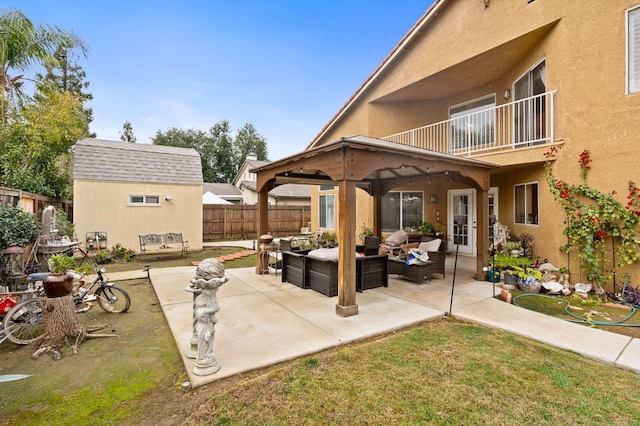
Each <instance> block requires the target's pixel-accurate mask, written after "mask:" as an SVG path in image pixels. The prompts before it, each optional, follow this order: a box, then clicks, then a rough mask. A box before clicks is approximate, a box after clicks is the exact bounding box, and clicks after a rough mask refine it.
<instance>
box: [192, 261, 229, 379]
mask: <svg viewBox="0 0 640 426" xmlns="http://www.w3.org/2000/svg"><path fill="white" fill-rule="evenodd" d="M228 280H229V278H228V277H226V276H224V266H223V265H222V262H220V261H219V260H217V259H205V260H203V261H202V262H200V264H199V265H198V268H197V269H196V276H195V277H193V278H192V279H191V281H190V283H191V285H190V286H189V287H187V288H186V289H185V290H186V291H189V292H191V293H194V296H195V298H194V303H193V335H192V336H191V341H190V343H191V349H189V351H187V353H186V356H187V357H188V358H196V359H197V360H196V366H195V367H194V368H193V372H194V374H197V375H198V376H206V375H208V374H213V373H216V372H217V371H218V370H220V368H221V365H220V364H218V361H217V359H216V356H215V354H214V352H213V338H214V336H215V326H216V323H217V322H218V320H217V319H216V313H217V312H218V311H219V310H220V305H219V304H218V300H217V299H216V294H217V292H218V288H220V286H221V285H222V284H224V283H226V282H227V281H228Z"/></svg>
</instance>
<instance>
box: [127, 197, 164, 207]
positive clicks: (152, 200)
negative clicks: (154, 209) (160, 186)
mask: <svg viewBox="0 0 640 426" xmlns="http://www.w3.org/2000/svg"><path fill="white" fill-rule="evenodd" d="M129 204H140V205H142V204H151V205H158V204H160V197H159V196H158V195H129Z"/></svg>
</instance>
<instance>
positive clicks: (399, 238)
mask: <svg viewBox="0 0 640 426" xmlns="http://www.w3.org/2000/svg"><path fill="white" fill-rule="evenodd" d="M384 242H385V243H386V244H389V243H390V242H391V243H396V244H404V243H406V242H407V233H406V232H404V231H403V230H402V229H400V230H398V231H396V232H394V233H393V234H391V235H389V236H388V237H387V238H386V239H385V240H384Z"/></svg>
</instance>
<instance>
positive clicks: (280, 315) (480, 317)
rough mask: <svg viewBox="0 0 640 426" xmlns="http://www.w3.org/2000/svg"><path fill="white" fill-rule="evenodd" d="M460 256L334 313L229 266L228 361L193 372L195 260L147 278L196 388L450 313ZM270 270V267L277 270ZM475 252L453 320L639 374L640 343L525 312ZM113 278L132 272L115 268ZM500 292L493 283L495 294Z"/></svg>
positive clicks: (224, 320)
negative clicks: (482, 272) (482, 269)
mask: <svg viewBox="0 0 640 426" xmlns="http://www.w3.org/2000/svg"><path fill="white" fill-rule="evenodd" d="M454 259H455V256H454V255H451V256H448V258H447V261H446V269H447V274H446V278H445V279H440V280H438V279H433V280H432V281H431V283H430V284H422V285H416V284H415V283H413V282H411V281H407V280H405V279H402V278H398V277H397V276H396V275H390V276H389V278H390V279H389V287H387V288H376V289H372V290H367V291H365V292H364V293H357V296H356V297H357V304H358V308H359V314H358V315H356V316H352V317H347V318H343V317H340V316H338V315H336V313H335V306H336V303H337V297H331V298H329V297H326V296H324V295H322V294H320V293H317V292H315V291H313V290H310V289H308V290H304V289H301V288H299V287H296V286H294V285H292V284H289V283H283V282H282V280H281V277H280V275H279V274H278V276H275V275H274V274H273V273H272V274H270V275H256V274H255V272H254V268H240V269H228V270H227V271H226V275H227V276H228V277H229V281H228V282H227V283H225V284H224V285H223V286H222V287H221V288H220V290H219V291H218V303H219V304H220V311H219V312H218V314H217V315H216V318H217V319H218V323H217V325H216V334H215V341H214V351H215V354H216V357H217V360H218V362H219V363H220V364H221V365H222V368H221V369H220V370H219V371H218V372H217V373H215V374H212V375H208V376H197V375H195V374H194V373H193V367H194V366H195V360H193V359H188V358H186V357H185V352H186V351H187V350H188V349H189V339H190V337H191V333H192V314H193V296H192V294H191V293H188V292H186V291H185V290H184V289H185V287H187V286H188V285H189V280H190V279H191V278H193V276H194V275H195V269H196V268H195V267H174V268H159V269H152V270H151V281H152V283H153V287H154V289H155V292H156V295H157V297H158V300H159V302H160V305H161V306H162V309H163V311H164V314H165V317H166V318H167V322H168V324H169V327H170V328H171V332H172V333H173V335H174V338H175V340H176V344H177V346H178V348H179V350H180V353H181V355H182V358H183V362H184V365H185V369H186V371H187V373H188V375H189V380H190V381H191V384H192V386H201V385H204V384H207V383H210V382H214V381H216V380H219V379H223V378H225V377H230V376H233V375H236V374H239V373H243V372H247V371H251V370H255V369H260V368H263V367H268V366H271V365H274V364H278V363H280V362H283V361H287V360H291V359H295V358H298V357H301V356H304V355H308V354H312V353H315V352H319V351H322V350H325V349H328V348H332V347H335V346H339V345H343V344H346V343H350V342H354V341H358V340H361V339H365V338H368V337H371V336H375V335H380V334H385V333H389V332H392V331H394V330H398V329H401V328H404V327H407V326H410V325H412V324H417V323H421V322H424V321H429V320H436V319H440V318H443V315H444V313H445V312H448V310H449V303H450V300H451V288H452V279H453V267H454ZM272 271H273V270H272ZM474 272H475V259H474V258H469V257H462V256H460V257H459V259H458V266H457V271H456V282H455V289H454V295H453V308H452V313H453V315H454V316H455V317H457V318H459V319H463V320H467V321H470V322H475V323H478V324H483V325H486V326H489V327H493V328H498V329H502V330H506V331H510V332H513V333H515V334H519V335H522V336H526V337H530V338H532V339H535V340H538V341H541V342H544V343H547V344H549V345H552V346H556V347H559V348H564V349H567V350H571V351H573V352H577V353H580V354H582V355H584V356H586V357H589V358H592V359H595V360H598V361H601V362H604V363H606V364H609V365H615V366H617V367H620V368H625V369H630V370H634V371H637V372H640V341H639V340H638V339H633V338H630V337H627V336H622V335H619V334H615V333H610V332H606V331H602V330H598V329H593V328H589V327H585V326H583V325H579V324H573V323H570V322H567V321H563V320H560V319H557V318H553V317H549V316H546V315H542V314H539V313H536V312H533V311H528V310H526V309H523V308H519V307H517V306H514V305H510V304H507V303H505V302H503V301H501V300H499V299H496V298H494V297H492V292H493V284H492V283H490V282H486V281H475V280H473V279H472V276H473V273H474ZM110 278H111V279H113V280H118V279H126V278H127V277H126V274H110ZM499 291H500V288H499V287H496V293H498V292H499Z"/></svg>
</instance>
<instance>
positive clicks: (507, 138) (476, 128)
mask: <svg viewBox="0 0 640 426" xmlns="http://www.w3.org/2000/svg"><path fill="white" fill-rule="evenodd" d="M555 93H556V91H553V92H547V93H543V94H540V95H535V96H531V97H529V98H525V99H521V100H518V101H514V102H510V103H507V104H503V105H500V106H497V107H493V108H489V109H486V110H483V111H480V112H476V113H472V114H468V115H464V116H460V117H457V118H454V119H451V120H445V121H441V122H439V123H434V124H429V125H428V126H424V127H419V128H417V129H412V130H408V131H406V132H402V133H396V134H394V135H391V136H386V137H384V138H383V139H385V140H388V141H392V142H398V143H402V144H405V145H410V146H415V147H419V148H424V149H430V150H433V151H438V152H444V153H448V154H458V155H468V156H471V155H474V154H477V153H480V152H486V151H502V150H508V149H517V148H522V147H525V146H532V145H539V144H545V143H549V142H552V141H553V140H554V134H553V132H554V116H555V111H554V107H555V100H554V95H555Z"/></svg>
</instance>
